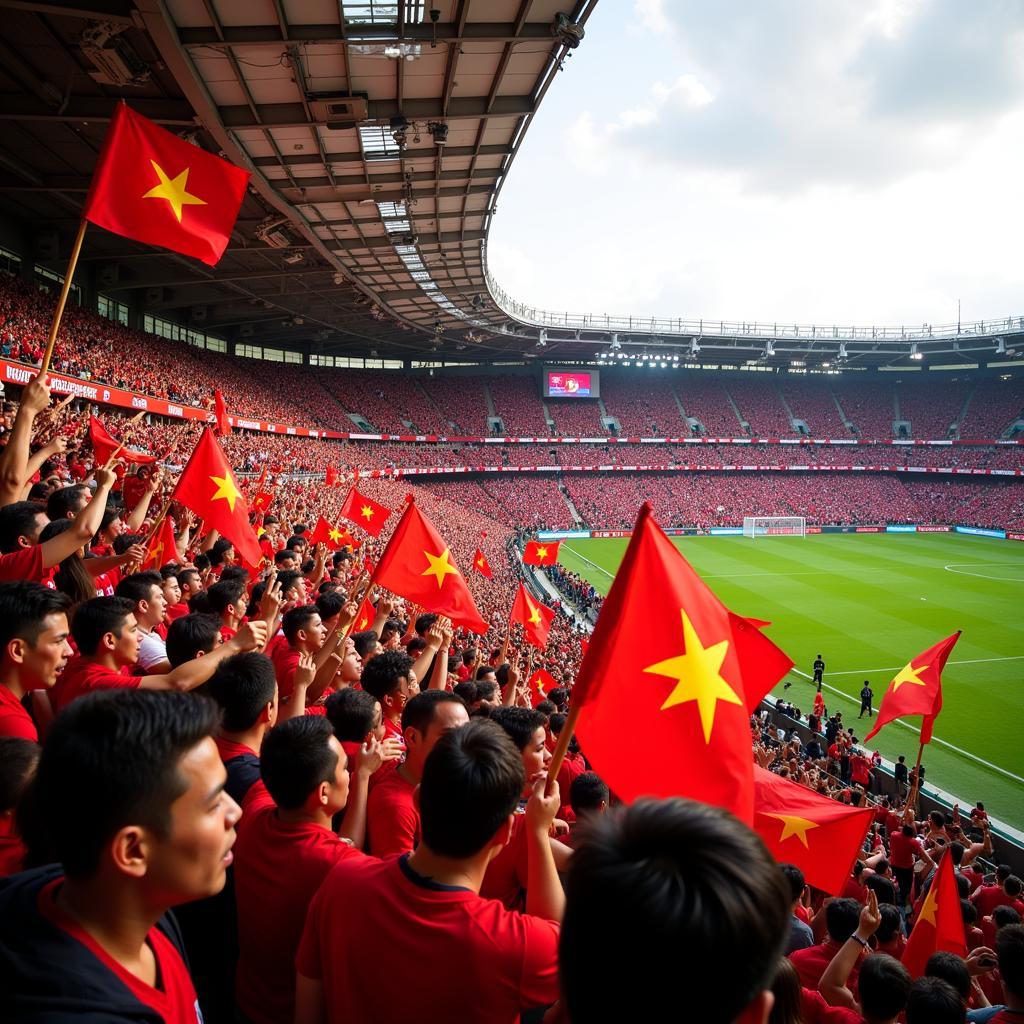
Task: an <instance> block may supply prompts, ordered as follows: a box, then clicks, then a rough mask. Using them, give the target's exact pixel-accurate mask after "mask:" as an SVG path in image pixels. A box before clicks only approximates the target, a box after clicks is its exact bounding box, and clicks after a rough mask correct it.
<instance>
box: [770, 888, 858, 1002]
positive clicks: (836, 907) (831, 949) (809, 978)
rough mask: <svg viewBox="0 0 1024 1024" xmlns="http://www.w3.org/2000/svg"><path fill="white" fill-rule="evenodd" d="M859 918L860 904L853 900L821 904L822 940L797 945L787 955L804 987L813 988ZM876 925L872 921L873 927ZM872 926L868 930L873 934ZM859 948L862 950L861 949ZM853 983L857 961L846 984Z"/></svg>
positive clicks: (852, 986) (854, 985)
mask: <svg viewBox="0 0 1024 1024" xmlns="http://www.w3.org/2000/svg"><path fill="white" fill-rule="evenodd" d="M859 921H860V904H859V903H857V901H856V900H849V899H838V900H832V902H831V903H829V905H828V906H827V907H826V908H825V927H826V929H827V931H828V935H827V936H826V938H825V940H824V941H823V942H819V943H818V944H817V945H815V946H808V947H807V948H806V949H798V950H796V951H795V952H793V953H791V954H790V955H789V959H790V960H792V961H793V966H794V967H796V969H797V972H798V973H799V975H800V984H801V985H803V987H804V988H810V989H816V988H817V987H818V982H819V981H821V976H822V974H823V973H824V971H825V968H826V967H828V965H829V964H830V963H831V962H832V958H833V957H834V956H835V955H836V953H837V952H839V950H840V949H841V948H842V946H843V943H844V942H846V940H847V939H848V938H849V937H850V936H851V935H852V934H853V933H854V931H856V929H857V923H858V922H859ZM877 927H878V926H877V925H875V928H877ZM874 930H875V929H874V928H872V934H874ZM862 952H863V950H862ZM856 986H857V965H856V964H854V966H853V969H852V970H851V971H850V987H851V988H854V989H855V988H856Z"/></svg>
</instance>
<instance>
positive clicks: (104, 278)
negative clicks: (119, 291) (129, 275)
mask: <svg viewBox="0 0 1024 1024" xmlns="http://www.w3.org/2000/svg"><path fill="white" fill-rule="evenodd" d="M120 280H121V268H120V267H119V266H118V265H117V264H116V263H104V264H103V265H102V266H101V267H100V268H99V269H98V270H97V271H96V287H97V288H116V287H117V284H118V282H119V281H120Z"/></svg>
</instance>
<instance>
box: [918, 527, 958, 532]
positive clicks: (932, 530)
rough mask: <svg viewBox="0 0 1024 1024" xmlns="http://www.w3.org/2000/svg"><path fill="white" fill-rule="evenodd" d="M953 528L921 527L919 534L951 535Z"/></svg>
mask: <svg viewBox="0 0 1024 1024" xmlns="http://www.w3.org/2000/svg"><path fill="white" fill-rule="evenodd" d="M951 530H952V527H949V526H919V527H918V528H917V532H918V533H949V532H950V531H951Z"/></svg>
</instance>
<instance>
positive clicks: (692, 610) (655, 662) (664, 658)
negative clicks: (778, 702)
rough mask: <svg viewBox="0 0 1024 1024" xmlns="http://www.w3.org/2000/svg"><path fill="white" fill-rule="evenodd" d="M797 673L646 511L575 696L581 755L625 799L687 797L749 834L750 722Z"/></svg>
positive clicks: (605, 608)
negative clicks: (728, 814) (732, 818)
mask: <svg viewBox="0 0 1024 1024" xmlns="http://www.w3.org/2000/svg"><path fill="white" fill-rule="evenodd" d="M792 666H793V662H792V660H791V659H790V658H788V657H787V656H786V655H785V653H783V651H781V650H779V648H778V647H776V646H775V644H773V643H772V642H771V640H769V639H768V638H767V637H766V636H765V635H764V634H763V633H762V632H761V631H760V630H759V629H757V628H756V627H755V626H753V625H751V624H750V623H749V622H747V620H746V619H744V618H743V617H742V616H739V615H734V614H733V613H732V612H730V611H729V610H728V609H727V608H726V607H725V606H724V605H723V604H722V603H721V602H720V601H719V600H718V598H717V597H715V595H714V593H712V591H711V590H710V588H709V587H708V586H707V584H706V583H704V581H703V580H701V578H700V577H699V576H698V575H697V573H696V572H695V571H694V570H693V568H692V566H691V565H690V564H689V562H687V561H686V559H685V558H684V557H683V556H682V554H680V552H679V550H678V549H677V548H676V547H675V545H673V544H672V542H671V541H670V540H669V539H668V537H667V536H666V535H665V533H664V532H663V531H662V530H661V528H660V527H659V526H658V524H657V523H656V522H655V521H654V518H653V516H652V514H651V506H650V504H649V503H645V504H644V506H643V507H642V508H641V510H640V514H639V516H638V517H637V521H636V526H635V527H634V529H633V533H632V536H631V538H630V541H629V546H628V547H627V549H626V554H625V557H624V558H623V560H622V564H621V565H620V567H619V570H618V573H617V574H616V576H615V580H614V581H613V583H612V586H611V589H610V590H609V592H608V596H607V597H606V598H605V601H604V605H603V607H602V609H601V614H600V616H599V617H598V620H597V625H596V627H595V629H594V632H593V635H592V636H591V638H590V645H589V647H588V649H587V653H586V655H585V656H584V659H583V663H582V665H581V666H580V671H579V675H578V678H577V682H576V686H575V687H574V689H573V704H574V705H575V706H577V707H578V708H579V709H580V712H579V724H578V726H577V730H576V731H577V734H578V736H579V740H580V745H581V747H582V748H583V751H584V753H585V754H586V756H587V759H588V760H589V761H590V762H591V763H592V764H593V766H594V770H595V771H596V772H597V773H598V774H599V775H600V776H601V778H603V779H604V780H605V781H606V782H607V783H608V785H609V786H610V787H611V789H612V791H613V792H615V793H616V794H617V795H618V796H619V797H621V798H622V799H624V800H636V799H638V798H640V797H643V796H652V797H669V796H684V797H689V798H691V799H694V800H703V801H704V802H705V803H710V804H717V805H718V806H720V807H725V808H728V809H729V810H731V811H732V812H733V813H734V814H736V815H737V817H739V818H740V819H741V820H742V821H745V822H746V823H747V824H750V823H751V822H752V821H753V816H754V774H753V763H752V758H751V753H750V714H751V711H752V710H753V709H755V708H756V707H757V705H758V703H759V702H760V700H761V698H762V697H763V696H764V695H765V694H766V693H767V692H768V691H769V690H770V689H771V688H772V686H774V685H775V683H776V682H778V680H779V679H781V678H782V676H783V675H785V673H786V672H787V671H789V669H790V668H792ZM624 722H629V723H631V728H628V729H624V728H623V723H624Z"/></svg>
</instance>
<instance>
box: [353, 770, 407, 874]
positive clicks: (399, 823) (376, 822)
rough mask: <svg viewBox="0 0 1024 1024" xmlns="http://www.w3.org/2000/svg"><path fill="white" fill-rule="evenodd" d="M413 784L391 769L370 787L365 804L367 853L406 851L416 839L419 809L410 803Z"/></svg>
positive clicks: (376, 855) (385, 854)
mask: <svg viewBox="0 0 1024 1024" xmlns="http://www.w3.org/2000/svg"><path fill="white" fill-rule="evenodd" d="M415 790H416V786H415V785H414V784H413V783H411V782H407V781H406V780H405V779H404V778H402V773H401V772H400V771H391V772H388V774H387V775H386V776H384V777H383V778H382V779H381V780H380V782H378V783H377V785H375V786H374V787H373V791H372V792H371V793H370V798H369V800H368V801H367V804H366V832H367V837H368V839H369V843H370V853H372V854H373V855H374V856H375V857H388V856H391V855H392V854H396V853H410V852H411V851H413V850H415V849H416V844H417V843H418V842H419V841H420V812H419V811H417V810H416V806H415V804H413V800H412V795H413V793H414V792H415Z"/></svg>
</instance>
